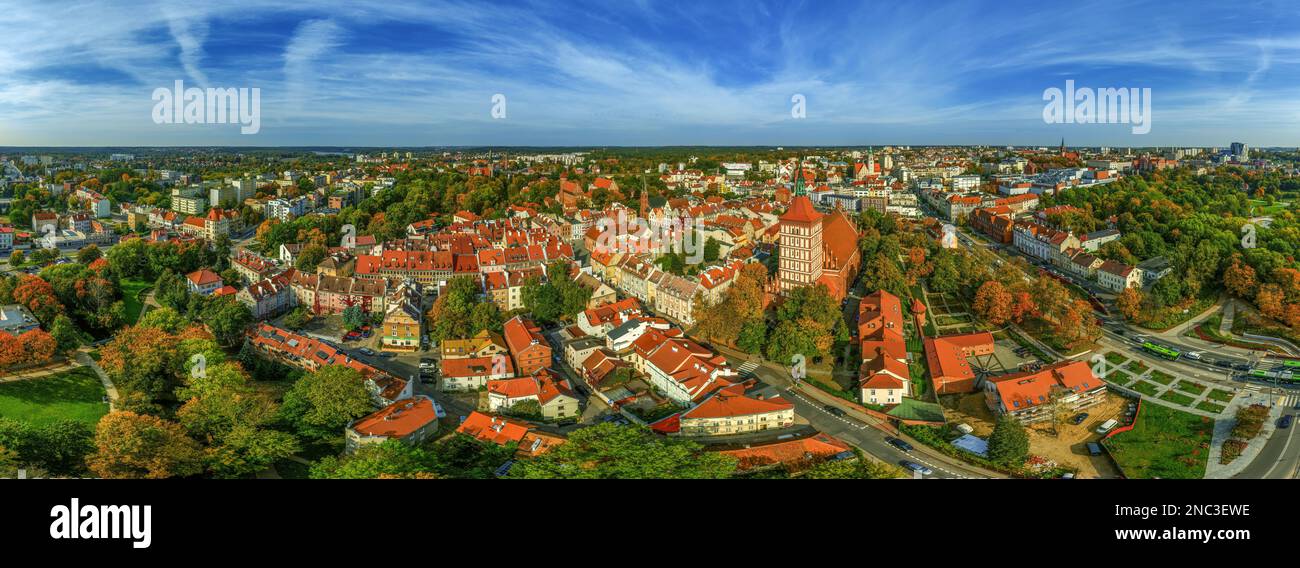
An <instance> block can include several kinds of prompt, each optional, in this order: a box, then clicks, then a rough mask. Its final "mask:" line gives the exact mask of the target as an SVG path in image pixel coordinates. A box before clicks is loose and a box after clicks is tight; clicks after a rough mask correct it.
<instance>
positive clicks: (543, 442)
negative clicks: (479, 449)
mask: <svg viewBox="0 0 1300 568" xmlns="http://www.w3.org/2000/svg"><path fill="white" fill-rule="evenodd" d="M456 432H457V433H458V434H464V435H466V436H470V437H472V438H475V439H477V440H479V441H480V442H487V443H491V444H497V445H499V446H505V445H507V444H516V446H517V447H518V452H517V453H516V456H518V457H521V458H530V457H536V456H539V455H542V454H544V453H546V452H548V451H550V450H552V449H554V448H555V447H556V446H559V445H560V444H563V443H564V437H563V436H560V435H558V434H550V433H547V432H542V431H540V430H537V429H536V428H535V427H534V426H533V425H532V424H530V423H528V422H525V421H523V420H515V419H511V418H504V417H501V416H493V415H491V414H484V413H482V412H471V413H470V414H469V416H466V417H465V421H464V422H461V423H460V426H459V427H457V428H456Z"/></svg>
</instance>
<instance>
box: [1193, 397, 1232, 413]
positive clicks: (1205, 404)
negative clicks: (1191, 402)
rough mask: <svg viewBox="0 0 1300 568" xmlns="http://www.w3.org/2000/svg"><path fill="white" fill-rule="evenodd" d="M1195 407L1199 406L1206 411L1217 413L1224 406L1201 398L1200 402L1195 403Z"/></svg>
mask: <svg viewBox="0 0 1300 568" xmlns="http://www.w3.org/2000/svg"><path fill="white" fill-rule="evenodd" d="M1196 408H1199V409H1201V410H1204V411H1206V412H1213V413H1215V414H1219V413H1221V412H1223V409H1224V408H1225V407H1223V406H1221V405H1218V404H1214V403H1213V402H1210V401H1208V400H1202V401H1201V402H1198V403H1196Z"/></svg>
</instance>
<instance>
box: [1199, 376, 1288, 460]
mask: <svg viewBox="0 0 1300 568" xmlns="http://www.w3.org/2000/svg"><path fill="white" fill-rule="evenodd" d="M1232 403H1233V404H1232V405H1231V406H1229V407H1228V409H1227V410H1226V411H1224V416H1228V417H1229V418H1224V419H1223V420H1219V421H1217V422H1215V423H1214V435H1213V437H1211V438H1210V458H1209V461H1207V462H1206V464H1205V479H1228V478H1230V477H1233V476H1235V475H1237V474H1239V473H1241V472H1242V471H1243V470H1245V469H1246V468H1247V467H1248V466H1250V464H1251V463H1252V462H1254V461H1255V458H1256V457H1257V456H1258V455H1259V452H1260V451H1262V450H1263V449H1264V445H1265V444H1268V441H1269V439H1270V438H1272V437H1273V431H1274V430H1276V429H1277V419H1278V418H1279V417H1280V416H1282V413H1283V412H1285V411H1286V407H1285V406H1283V405H1281V404H1276V405H1274V406H1273V408H1271V409H1270V410H1269V413H1268V420H1265V421H1264V428H1263V429H1261V430H1260V431H1259V434H1258V435H1256V436H1255V437H1254V439H1252V440H1251V441H1250V443H1249V444H1247V445H1246V449H1245V450H1242V452H1241V455H1240V456H1238V457H1237V459H1235V460H1232V463H1230V464H1227V465H1223V464H1220V463H1219V457H1220V456H1222V455H1223V443H1224V442H1226V441H1227V440H1228V438H1229V437H1230V436H1231V434H1232V427H1233V426H1235V425H1236V424H1237V420H1236V419H1235V418H1232V417H1235V416H1236V415H1237V409H1238V408H1241V407H1242V406H1248V405H1251V404H1255V403H1262V404H1268V397H1267V396H1262V397H1261V396H1257V395H1250V396H1239V397H1237V398H1235V399H1233V401H1232Z"/></svg>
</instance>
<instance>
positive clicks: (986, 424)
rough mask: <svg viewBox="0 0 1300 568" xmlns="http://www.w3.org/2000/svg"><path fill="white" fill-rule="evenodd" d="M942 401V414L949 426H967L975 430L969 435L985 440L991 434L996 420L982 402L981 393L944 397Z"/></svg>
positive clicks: (982, 396)
mask: <svg viewBox="0 0 1300 568" xmlns="http://www.w3.org/2000/svg"><path fill="white" fill-rule="evenodd" d="M942 399H943V400H942V403H943V410H944V414H946V415H947V419H948V422H949V423H950V424H953V425H957V424H969V425H970V427H971V428H974V429H975V431H974V432H971V433H972V434H974V435H976V436H979V437H981V438H987V437H988V436H989V434H992V433H993V424H994V423H995V422H996V421H997V418H996V417H995V416H993V411H992V410H989V405H988V404H987V403H985V402H984V393H983V392H975V393H969V394H958V395H945V396H943V397H942Z"/></svg>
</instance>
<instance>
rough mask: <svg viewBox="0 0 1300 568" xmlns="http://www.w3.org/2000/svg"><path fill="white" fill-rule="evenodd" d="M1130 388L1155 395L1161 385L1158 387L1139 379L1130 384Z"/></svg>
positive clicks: (1148, 394)
mask: <svg viewBox="0 0 1300 568" xmlns="http://www.w3.org/2000/svg"><path fill="white" fill-rule="evenodd" d="M1129 388H1131V389H1133V390H1135V391H1138V392H1140V393H1142V394H1145V395H1147V396H1155V395H1156V392H1158V391H1159V390H1160V387H1157V386H1155V385H1153V384H1151V383H1148V382H1146V381H1138V382H1136V383H1133V384H1132V385H1129Z"/></svg>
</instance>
